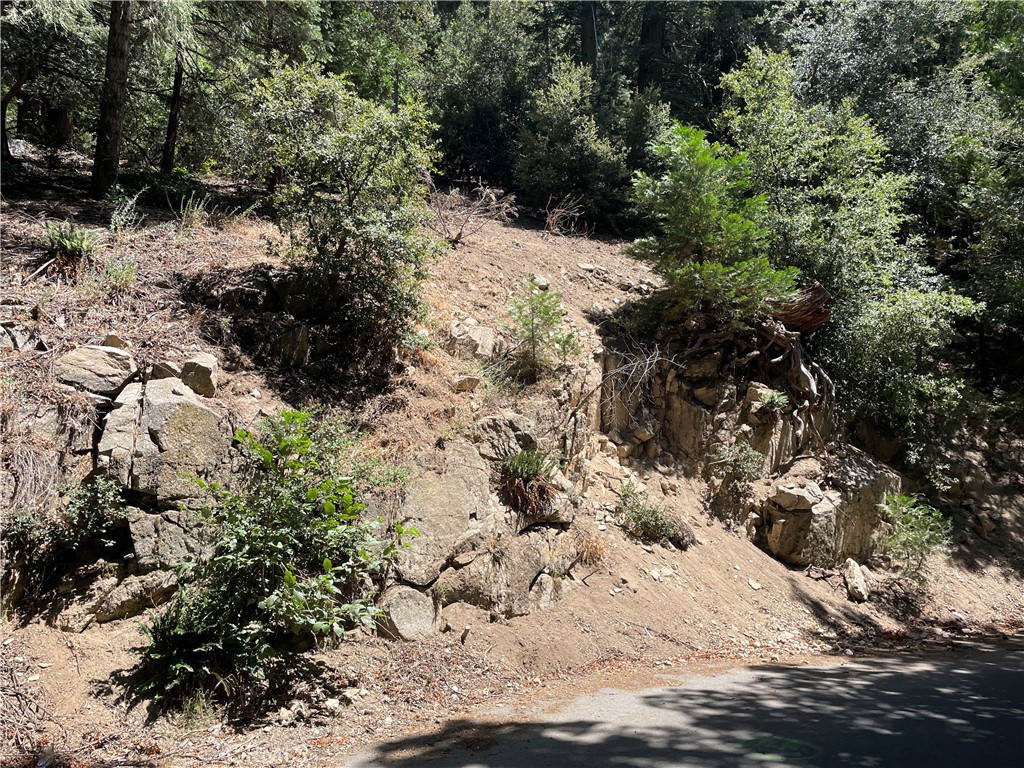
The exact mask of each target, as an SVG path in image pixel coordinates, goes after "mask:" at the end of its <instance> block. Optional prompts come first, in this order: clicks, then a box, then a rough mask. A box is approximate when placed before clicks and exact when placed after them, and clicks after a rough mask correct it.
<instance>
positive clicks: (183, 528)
mask: <svg viewBox="0 0 1024 768" xmlns="http://www.w3.org/2000/svg"><path fill="white" fill-rule="evenodd" d="M128 528H129V531H130V532H131V540H132V548H133V549H134V551H135V567H136V568H137V569H138V570H139V571H152V570H157V569H161V568H162V569H171V568H176V567H177V566H179V565H180V564H181V563H182V562H184V561H186V560H190V559H194V558H196V557H198V556H199V555H200V554H201V553H202V552H203V548H204V547H203V539H202V534H201V529H202V526H201V524H200V523H199V521H198V520H196V519H195V517H194V516H193V515H192V513H190V512H188V511H185V510H178V509H170V510H166V511H164V512H160V513H150V512H145V511H143V510H141V509H135V508H131V509H129V510H128Z"/></svg>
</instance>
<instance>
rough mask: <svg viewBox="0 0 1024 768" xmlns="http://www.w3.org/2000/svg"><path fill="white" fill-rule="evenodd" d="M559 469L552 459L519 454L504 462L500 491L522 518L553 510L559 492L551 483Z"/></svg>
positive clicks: (540, 454) (537, 454)
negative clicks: (552, 506) (552, 505)
mask: <svg viewBox="0 0 1024 768" xmlns="http://www.w3.org/2000/svg"><path fill="white" fill-rule="evenodd" d="M557 470H558V462H557V461H556V460H555V458H554V457H553V456H549V455H548V454H546V453H544V452H542V451H536V450H526V451H520V452H519V453H516V454H513V455H512V456H509V457H508V458H506V459H505V461H503V462H502V465H501V490H502V493H503V494H504V496H505V500H506V502H507V503H508V504H509V506H511V507H512V509H514V510H515V511H516V513H517V514H518V515H519V516H520V518H522V517H524V516H531V517H538V516H543V515H544V514H545V513H547V512H548V511H550V509H551V504H552V502H553V501H554V499H555V496H556V493H557V491H556V488H555V486H554V485H552V483H551V481H552V479H553V478H554V476H555V472H557Z"/></svg>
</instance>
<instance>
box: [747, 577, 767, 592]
mask: <svg viewBox="0 0 1024 768" xmlns="http://www.w3.org/2000/svg"><path fill="white" fill-rule="evenodd" d="M747 584H748V586H749V587H750V588H751V589H753V590H755V591H756V590H759V589H763V587H762V586H761V582H759V581H754V580H753V579H747Z"/></svg>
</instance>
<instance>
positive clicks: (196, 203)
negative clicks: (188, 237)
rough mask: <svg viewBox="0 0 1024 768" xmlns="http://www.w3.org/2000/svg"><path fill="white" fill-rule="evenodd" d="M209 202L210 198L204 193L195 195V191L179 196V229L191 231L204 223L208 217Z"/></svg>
mask: <svg viewBox="0 0 1024 768" xmlns="http://www.w3.org/2000/svg"><path fill="white" fill-rule="evenodd" d="M209 203H210V198H209V197H208V196H207V195H206V194H202V195H197V194H196V193H195V192H192V193H191V194H190V195H189V196H188V197H183V198H181V203H180V204H179V206H178V228H179V231H181V232H191V231H192V230H194V229H197V228H198V227H201V226H202V225H203V224H205V223H206V222H207V220H208V219H209V217H210V212H209V211H208V210H207V208H208V207H209Z"/></svg>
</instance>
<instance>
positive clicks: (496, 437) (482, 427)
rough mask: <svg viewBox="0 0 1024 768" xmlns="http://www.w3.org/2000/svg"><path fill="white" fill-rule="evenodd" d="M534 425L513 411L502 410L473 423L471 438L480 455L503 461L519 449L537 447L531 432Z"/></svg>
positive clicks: (534, 448)
mask: <svg viewBox="0 0 1024 768" xmlns="http://www.w3.org/2000/svg"><path fill="white" fill-rule="evenodd" d="M534 428H535V425H534V423H533V422H532V421H530V420H529V419H528V418H526V417H525V416H521V415H519V414H518V413H515V412H514V411H502V412H501V413H498V414H495V415H493V416H487V417H485V418H483V419H480V420H479V421H478V422H476V424H474V425H473V430H472V438H473V441H474V442H475V443H476V444H477V449H478V450H479V452H480V455H481V456H483V457H484V458H485V459H488V460H489V461H504V460H505V459H507V458H508V457H509V456H514V455H516V454H517V453H519V452H520V451H532V450H536V449H537V438H535V437H534V436H533V434H532V431H533V429H534Z"/></svg>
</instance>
